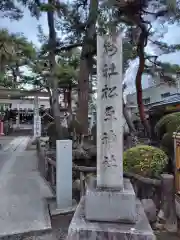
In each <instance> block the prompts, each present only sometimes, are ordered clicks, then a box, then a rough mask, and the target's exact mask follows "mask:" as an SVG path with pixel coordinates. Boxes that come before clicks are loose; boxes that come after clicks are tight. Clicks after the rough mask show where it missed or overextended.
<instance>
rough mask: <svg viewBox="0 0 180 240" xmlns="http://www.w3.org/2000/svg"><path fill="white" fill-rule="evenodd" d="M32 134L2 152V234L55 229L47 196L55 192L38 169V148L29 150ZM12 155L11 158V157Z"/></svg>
mask: <svg viewBox="0 0 180 240" xmlns="http://www.w3.org/2000/svg"><path fill="white" fill-rule="evenodd" d="M28 141H29V138H28V137H18V138H15V139H14V140H13V142H11V144H10V145H9V146H8V147H7V148H5V149H4V151H1V152H0V156H1V155H2V156H3V154H4V156H6V157H5V158H6V160H5V161H4V163H3V164H2V167H0V237H2V236H10V235H13V234H21V233H27V232H32V233H33V232H36V231H43V230H49V229H51V223H50V218H49V212H48V208H47V206H46V204H45V201H44V198H46V197H52V192H51V191H50V189H49V187H48V186H47V185H46V184H45V182H44V180H43V179H42V178H41V176H40V175H39V172H38V171H37V158H36V152H35V151H25V148H26V146H27V143H28ZM7 156H8V157H7Z"/></svg>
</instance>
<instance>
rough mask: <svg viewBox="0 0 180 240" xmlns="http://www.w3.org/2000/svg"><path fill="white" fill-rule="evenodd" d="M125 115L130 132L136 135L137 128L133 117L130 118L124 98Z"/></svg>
mask: <svg viewBox="0 0 180 240" xmlns="http://www.w3.org/2000/svg"><path fill="white" fill-rule="evenodd" d="M123 115H124V118H125V120H126V123H127V125H128V128H129V131H130V133H132V134H134V135H136V129H135V127H134V124H133V122H132V121H131V118H130V116H129V113H128V111H127V108H126V104H125V102H124V99H123Z"/></svg>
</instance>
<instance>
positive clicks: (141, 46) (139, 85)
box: [136, 24, 151, 138]
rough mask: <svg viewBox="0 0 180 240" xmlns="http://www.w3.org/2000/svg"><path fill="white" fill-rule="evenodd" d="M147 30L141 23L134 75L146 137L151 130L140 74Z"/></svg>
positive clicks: (149, 135)
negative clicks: (137, 62) (135, 73)
mask: <svg viewBox="0 0 180 240" xmlns="http://www.w3.org/2000/svg"><path fill="white" fill-rule="evenodd" d="M147 37H148V34H147V30H146V26H145V25H144V24H142V25H141V33H140V36H139V41H138V46H137V52H138V56H139V67H138V71H137V75H136V92H137V104H138V110H139V115H140V119H141V122H142V124H143V126H144V128H145V130H146V132H147V134H148V137H149V138H150V137H151V130H150V126H149V123H148V121H147V119H146V115H145V111H144V104H143V95H142V74H143V72H144V67H145V55H144V48H145V45H146V41H147Z"/></svg>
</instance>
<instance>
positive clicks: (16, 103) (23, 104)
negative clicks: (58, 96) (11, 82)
mask: <svg viewBox="0 0 180 240" xmlns="http://www.w3.org/2000/svg"><path fill="white" fill-rule="evenodd" d="M3 104H5V105H6V106H8V105H10V104H12V105H11V108H12V109H14V108H22V109H27V108H30V109H34V99H28V100H27V99H26V100H24V99H0V105H3ZM39 105H44V107H45V108H49V107H50V106H49V99H39Z"/></svg>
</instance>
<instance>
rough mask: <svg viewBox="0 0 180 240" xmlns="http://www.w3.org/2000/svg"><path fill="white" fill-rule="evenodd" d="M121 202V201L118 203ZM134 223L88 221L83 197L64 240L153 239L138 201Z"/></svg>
mask: <svg viewBox="0 0 180 240" xmlns="http://www.w3.org/2000/svg"><path fill="white" fill-rule="evenodd" d="M119 204H121V203H119ZM136 209H137V221H136V223H134V224H125V223H110V222H90V221H88V220H87V219H86V217H85V198H84V197H83V198H82V199H81V201H80V203H79V205H78V207H77V209H76V212H75V214H74V216H73V219H72V221H71V224H70V226H69V230H68V237H67V239H66V240H97V239H98V240H155V239H156V238H155V236H154V234H153V231H152V229H151V227H150V225H149V223H148V220H147V217H146V215H145V213H144V210H143V208H142V206H141V203H140V202H139V201H137V202H136Z"/></svg>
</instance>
